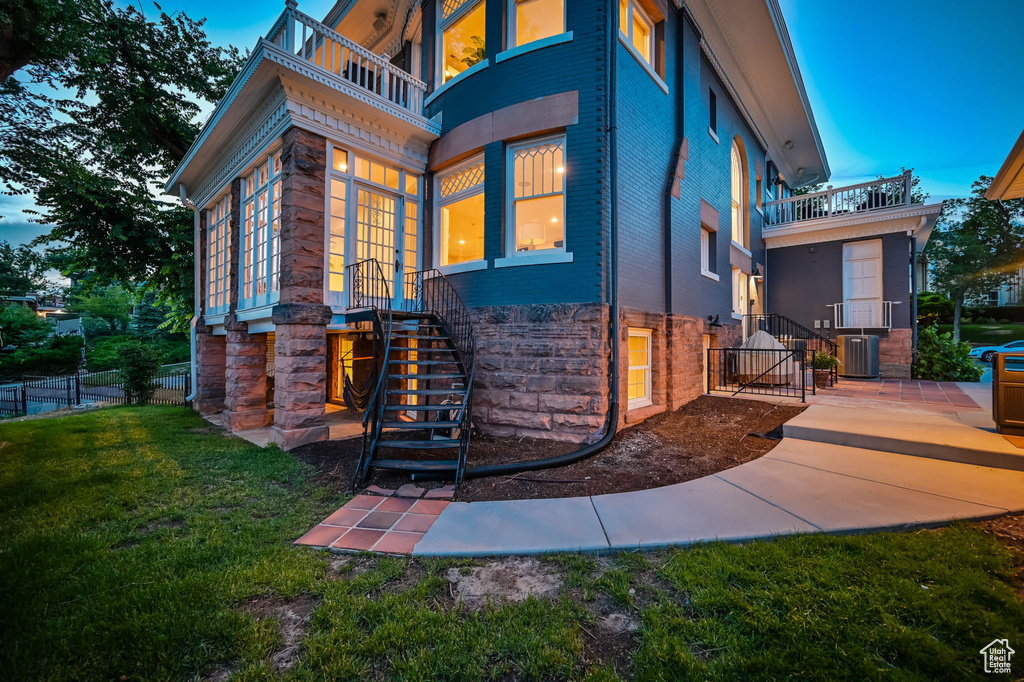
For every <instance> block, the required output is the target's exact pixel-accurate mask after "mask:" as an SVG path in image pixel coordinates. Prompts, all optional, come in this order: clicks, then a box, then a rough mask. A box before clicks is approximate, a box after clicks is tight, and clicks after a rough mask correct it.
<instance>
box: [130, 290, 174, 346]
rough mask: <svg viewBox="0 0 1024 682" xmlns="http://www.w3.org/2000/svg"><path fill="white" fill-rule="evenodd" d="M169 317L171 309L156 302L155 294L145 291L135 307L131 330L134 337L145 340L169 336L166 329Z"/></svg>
mask: <svg viewBox="0 0 1024 682" xmlns="http://www.w3.org/2000/svg"><path fill="white" fill-rule="evenodd" d="M170 315H171V307H170V306H169V305H167V304H165V303H160V302H158V301H157V295H156V292H154V291H147V292H146V293H144V294H143V296H142V300H141V301H139V303H138V305H136V306H135V316H134V317H133V318H132V322H131V330H132V332H133V333H135V334H136V335H138V336H140V337H142V338H147V339H156V338H164V337H167V336H169V335H170V332H169V331H168V329H167V326H168V317H169V316H170Z"/></svg>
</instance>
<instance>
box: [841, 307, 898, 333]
mask: <svg viewBox="0 0 1024 682" xmlns="http://www.w3.org/2000/svg"><path fill="white" fill-rule="evenodd" d="M832 307H833V309H834V310H835V328H836V329H892V301H847V302H845V303H835V304H833V306H832Z"/></svg>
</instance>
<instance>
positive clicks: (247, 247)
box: [239, 152, 281, 308]
mask: <svg viewBox="0 0 1024 682" xmlns="http://www.w3.org/2000/svg"><path fill="white" fill-rule="evenodd" d="M242 221H243V228H242V233H243V242H242V247H243V248H242V250H241V251H242V254H241V260H242V263H241V271H242V290H241V292H240V299H241V300H240V302H239V307H240V308H251V307H254V306H260V305H269V304H271V303H274V302H276V301H277V300H278V290H279V285H280V282H279V280H278V271H279V270H280V263H281V153H280V152H274V153H273V154H271V155H270V156H269V157H267V158H266V159H264V160H263V161H261V162H260V163H259V164H257V166H256V168H255V170H253V171H252V172H251V173H250V174H249V175H247V176H245V177H244V178H243V179H242Z"/></svg>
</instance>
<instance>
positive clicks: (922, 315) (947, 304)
mask: <svg viewBox="0 0 1024 682" xmlns="http://www.w3.org/2000/svg"><path fill="white" fill-rule="evenodd" d="M954 308H955V305H954V303H953V301H951V300H949V298H947V297H946V296H943V295H942V294H940V293H936V292H934V291H927V292H924V293H921V294H918V295H917V316H918V322H919V323H920V324H924V325H931V324H935V322H939V323H940V324H948V323H950V322H952V321H953V310H954Z"/></svg>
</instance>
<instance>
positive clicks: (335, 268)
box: [327, 147, 348, 306]
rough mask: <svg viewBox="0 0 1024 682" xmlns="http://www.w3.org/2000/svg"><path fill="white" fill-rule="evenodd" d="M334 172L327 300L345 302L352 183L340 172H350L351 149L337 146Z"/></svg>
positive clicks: (330, 182)
mask: <svg viewBox="0 0 1024 682" xmlns="http://www.w3.org/2000/svg"><path fill="white" fill-rule="evenodd" d="M332 156H333V162H332V164H331V167H332V169H333V171H332V172H331V176H330V178H329V179H328V187H329V188H330V193H331V203H330V207H331V211H330V212H331V215H330V219H329V220H330V224H329V226H328V230H329V231H328V234H329V237H328V243H327V253H328V255H327V299H328V301H327V303H328V305H339V306H340V305H344V304H345V301H344V298H343V296H344V294H345V250H346V249H345V239H346V237H347V235H346V221H347V219H348V182H346V180H345V179H344V178H342V177H338V175H339V174H340V173H345V172H347V171H348V152H346V151H345V150H343V149H338V148H337V147H335V148H334V152H333V155H332Z"/></svg>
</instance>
